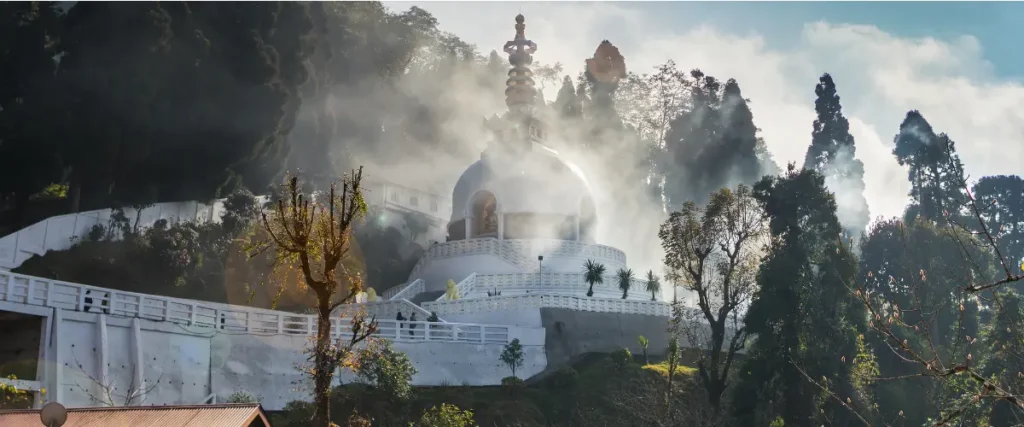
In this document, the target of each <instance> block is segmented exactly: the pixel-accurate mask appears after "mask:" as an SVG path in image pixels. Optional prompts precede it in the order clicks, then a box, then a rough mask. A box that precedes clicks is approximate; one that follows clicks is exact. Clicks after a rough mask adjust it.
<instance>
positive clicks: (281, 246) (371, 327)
mask: <svg viewBox="0 0 1024 427" xmlns="http://www.w3.org/2000/svg"><path fill="white" fill-rule="evenodd" d="M362 174H363V171H362V168H359V170H357V171H352V172H351V173H350V174H347V175H346V176H345V177H344V178H343V180H342V182H341V185H340V187H341V189H340V192H339V191H338V190H337V189H336V187H335V185H331V188H330V191H329V192H327V193H321V194H316V195H314V196H307V195H305V194H303V192H302V190H301V188H300V186H299V183H298V179H297V178H294V177H292V178H290V179H289V180H288V181H287V183H286V184H285V191H284V192H283V197H282V199H281V200H278V201H277V202H276V204H275V206H274V209H273V211H271V212H263V213H262V215H261V217H262V225H263V227H262V229H260V230H255V231H256V232H257V233H256V234H254V235H253V236H250V240H249V241H248V242H247V243H248V244H246V245H245V247H246V248H247V251H248V253H249V254H250V256H257V255H259V254H262V253H265V252H268V251H269V252H271V253H272V255H273V256H272V260H273V261H272V265H271V267H272V269H271V274H270V276H269V277H268V278H266V279H265V282H268V281H269V282H271V284H272V285H275V286H277V287H278V295H280V293H281V292H284V290H285V289H286V288H287V287H289V286H298V287H300V288H301V289H305V290H306V291H307V292H310V293H312V294H313V295H314V296H315V297H316V316H317V329H316V336H315V338H314V344H313V351H312V352H313V355H312V356H311V359H313V365H312V367H311V369H310V370H309V374H310V376H311V377H312V380H313V396H314V407H315V413H314V419H313V422H314V425H315V426H317V427H327V426H329V425H330V422H331V421H330V394H331V383H332V381H333V379H334V374H335V371H337V369H338V368H339V367H340V366H341V365H342V363H343V362H345V361H346V360H348V359H349V358H351V357H352V355H353V354H354V353H353V348H354V347H355V346H356V345H357V344H359V343H360V342H362V341H364V340H365V339H366V338H367V337H369V336H370V335H372V334H373V333H374V332H376V329H377V322H376V317H372V318H370V319H369V320H367V319H366V316H365V314H363V313H362V312H359V313H352V314H350V316H351V334H350V335H349V337H348V338H347V339H344V338H339V339H338V340H337V342H333V341H332V331H331V316H332V313H334V311H335V309H336V308H338V307H339V306H341V305H343V304H349V303H352V302H354V300H355V298H356V295H358V294H359V293H360V292H362V288H363V283H362V280H361V277H360V274H359V271H357V269H356V268H355V267H354V266H352V265H351V264H350V263H349V261H351V260H350V257H349V247H350V239H351V237H352V228H353V226H354V225H355V224H356V222H357V221H360V220H361V219H362V218H363V216H364V215H365V213H366V202H365V201H364V200H363V196H362V189H361V187H360V184H361V182H362ZM255 236H261V237H262V238H256V237H255ZM340 336H341V334H339V337H340Z"/></svg>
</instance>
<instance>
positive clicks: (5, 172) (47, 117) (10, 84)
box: [0, 2, 62, 236]
mask: <svg viewBox="0 0 1024 427" xmlns="http://www.w3.org/2000/svg"><path fill="white" fill-rule="evenodd" d="M61 17H62V12H61V10H60V8H59V7H58V5H57V3H49V2H5V3H3V4H0V236H2V235H4V234H6V232H5V231H6V230H4V225H5V224H9V226H10V227H12V228H20V227H22V226H25V225H28V224H27V218H25V210H26V208H27V207H28V203H29V198H30V197H31V196H32V195H33V194H35V193H37V192H39V191H40V190H42V189H43V188H44V187H46V186H47V185H49V184H52V183H57V182H60V179H61V173H62V169H61V162H60V157H59V156H57V155H56V152H55V142H56V135H55V134H54V132H55V129H54V127H53V125H52V120H53V118H54V117H53V116H52V115H51V112H52V111H54V109H55V108H57V107H58V106H59V103H60V98H59V97H58V96H57V95H58V94H57V93H55V90H54V88H53V86H52V83H53V78H54V74H55V73H56V71H57V60H56V58H55V56H56V55H57V54H58V53H59V51H60V47H61V45H60V30H61V29H60V23H61ZM5 205H6V206H5ZM5 207H6V208H7V209H5ZM5 211H6V212H5ZM5 213H6V215H5Z"/></svg>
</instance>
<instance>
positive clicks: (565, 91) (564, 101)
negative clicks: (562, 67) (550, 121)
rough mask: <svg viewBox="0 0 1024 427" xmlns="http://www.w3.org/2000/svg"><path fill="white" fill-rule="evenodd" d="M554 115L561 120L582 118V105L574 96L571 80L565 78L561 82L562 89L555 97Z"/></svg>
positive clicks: (567, 77) (574, 91)
mask: <svg viewBox="0 0 1024 427" xmlns="http://www.w3.org/2000/svg"><path fill="white" fill-rule="evenodd" d="M554 108H555V113H556V114H557V116H558V117H559V118H560V119H562V120H575V119H579V118H580V117H582V116H583V105H582V104H581V103H580V100H579V98H578V97H577V96H576V88H575V87H574V86H573V84H572V79H571V78H569V76H565V79H563V80H562V88H561V89H559V90H558V95H557V96H556V97H555V105H554Z"/></svg>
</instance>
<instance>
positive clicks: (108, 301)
mask: <svg viewBox="0 0 1024 427" xmlns="http://www.w3.org/2000/svg"><path fill="white" fill-rule="evenodd" d="M0 301H7V302H12V303H17V304H28V305H37V306H45V307H55V308H59V309H64V310H71V311H81V312H87V313H105V314H108V315H112V316H123V317H138V318H143V319H148V320H154V321H164V322H171V323H177V324H181V325H186V326H193V327H199V328H210V329H218V330H225V331H236V332H246V333H250V334H286V335H312V334H314V333H316V330H317V318H316V316H315V315H309V314H296V313H287V312H281V311H274V310H266V309H258V308H249V307H238V306H229V305H227V304H216V303H204V302H199V301H190V300H182V299H175V298H167V297H160V296H154V295H144V294H137V293H133V292H122V291H117V290H113V289H106V288H98V287H93V286H85V285H79V284H74V283H67V282H61V281H57V280H49V279H44V278H40V277H33V276H26V275H22V274H16V273H9V272H0ZM343 307H344V309H343V311H342V313H346V312H347V313H351V312H349V311H348V310H351V309H366V312H367V313H368V314H376V315H377V316H378V317H377V318H378V320H377V322H378V331H377V334H376V335H377V336H380V337H382V338H387V339H396V340H402V341H459V342H471V343H502V344H503V343H507V342H509V340H510V339H511V338H510V328H509V327H508V326H502V325H479V324H462V323H447V322H443V321H442V322H425V321H418V322H408V321H402V322H399V321H397V320H394V319H392V318H390V317H387V316H386V315H390V314H397V311H398V310H399V309H402V308H405V309H409V310H418V311H419V312H420V313H424V315H425V316H429V314H430V313H429V312H428V311H426V310H423V308H421V307H419V306H416V305H415V304H413V303H411V302H409V301H407V300H404V299H402V300H393V301H388V302H383V303H368V304H352V305H346V306H343ZM424 319H426V317H424ZM349 321H350V318H348V317H343V316H338V317H334V318H332V319H331V323H332V333H333V334H334V335H335V336H338V337H346V336H350V335H351V330H350V329H349V328H348V327H347V325H348V322H349ZM512 338H515V337H512Z"/></svg>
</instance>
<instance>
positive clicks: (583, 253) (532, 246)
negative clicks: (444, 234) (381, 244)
mask: <svg viewBox="0 0 1024 427" xmlns="http://www.w3.org/2000/svg"><path fill="white" fill-rule="evenodd" d="M467 255H494V256H496V257H498V258H500V259H502V260H503V261H505V262H508V263H509V264H512V265H514V266H516V267H519V268H521V269H523V270H525V271H536V270H537V268H538V267H539V265H538V264H537V262H536V261H535V260H536V258H537V255H544V256H547V257H571V258H579V259H580V260H581V263H580V268H583V267H582V266H583V263H582V260H585V259H592V260H594V261H596V262H600V263H602V264H605V265H608V266H624V265H625V264H626V254H625V253H624V252H622V251H620V250H618V249H616V248H613V247H611V246H605V245H598V244H591V243H583V242H574V241H567V240H498V239H493V238H475V239H466V240H456V241H454V242H444V243H437V244H435V245H433V246H431V247H430V248H428V249H427V251H426V252H425V253H424V254H423V258H420V261H419V262H418V263H416V266H415V267H413V270H412V273H413V275H415V274H416V273H419V271H420V270H421V269H422V268H423V267H424V266H425V265H426V264H427V263H428V262H430V260H433V259H444V258H455V257H461V256H467Z"/></svg>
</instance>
